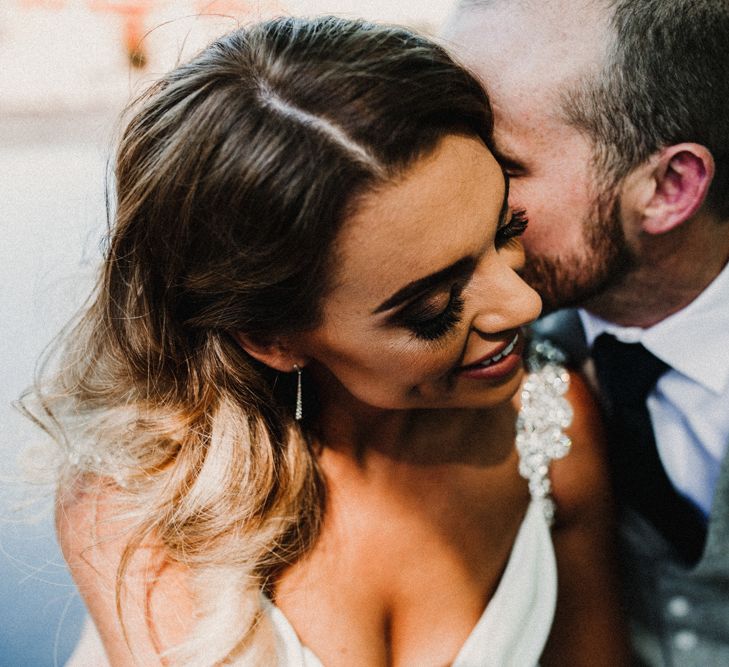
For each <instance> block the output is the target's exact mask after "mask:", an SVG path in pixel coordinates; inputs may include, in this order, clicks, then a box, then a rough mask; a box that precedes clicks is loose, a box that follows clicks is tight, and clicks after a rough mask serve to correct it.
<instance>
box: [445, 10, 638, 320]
mask: <svg viewBox="0 0 729 667" xmlns="http://www.w3.org/2000/svg"><path fill="white" fill-rule="evenodd" d="M502 5H503V6H502ZM543 18H545V17H542V16H540V17H533V16H530V15H528V14H527V13H526V12H523V13H519V10H515V9H514V7H513V5H511V3H497V4H496V6H495V7H494V8H492V9H489V10H488V11H479V12H473V13H465V14H464V15H462V16H461V18H460V19H459V21H457V23H456V24H455V26H454V27H453V28H452V29H451V31H450V34H448V38H449V39H450V40H451V41H452V42H454V43H455V48H456V50H457V52H458V53H459V55H460V56H461V58H463V59H465V61H466V62H467V63H468V64H469V65H470V66H471V67H472V68H473V69H474V70H475V71H476V72H477V74H478V75H479V76H480V77H481V78H482V80H483V81H484V83H485V84H486V87H487V89H488V92H489V96H490V99H491V102H492V105H493V108H494V120H495V129H494V140H495V143H496V149H497V151H498V152H499V153H500V156H501V158H502V159H503V164H504V165H505V166H506V170H507V171H508V172H509V173H510V175H511V177H512V180H511V194H510V204H511V205H512V206H513V207H514V208H515V209H518V208H524V209H526V212H527V217H528V218H529V228H528V229H527V232H526V234H525V235H524V237H523V239H524V246H525V249H526V253H527V263H526V267H525V269H524V275H525V277H526V279H527V281H528V282H530V284H532V286H533V287H535V288H536V289H537V291H539V292H540V294H541V296H542V298H543V300H544V306H545V311H549V310H553V309H555V308H559V307H563V306H570V305H584V304H585V303H588V302H590V301H593V300H594V299H595V297H597V298H598V299H599V297H600V295H601V294H603V293H604V292H605V291H607V290H608V289H609V288H610V287H611V286H612V285H613V284H614V283H615V282H616V281H617V280H618V279H619V278H621V277H622V276H623V275H624V274H625V272H626V271H627V269H628V268H629V267H630V265H631V263H632V260H631V253H630V252H629V250H628V247H627V244H626V241H625V237H624V234H623V228H622V225H621V222H620V216H619V209H618V206H617V204H616V198H615V196H614V192H613V190H614V188H608V187H606V186H605V185H602V184H601V183H600V179H599V178H597V177H596V169H595V167H594V166H593V157H594V146H593V144H592V143H591V141H590V140H589V139H588V138H587V137H586V136H585V135H584V134H582V133H581V132H579V131H578V130H577V129H575V128H574V127H571V126H570V125H569V124H568V122H567V121H566V119H565V118H564V115H563V113H562V106H561V97H560V95H561V94H562V93H563V92H564V91H565V90H566V87H567V85H568V84H569V83H570V82H572V81H575V80H576V77H577V76H579V75H580V74H581V73H584V72H585V71H586V69H587V68H590V67H597V66H598V65H599V59H600V54H599V52H598V49H597V48H596V47H595V43H596V40H598V36H597V35H595V36H592V37H591V36H590V35H586V34H585V30H584V29H583V30H578V29H577V26H575V27H574V28H575V29H572V28H571V27H570V26H561V27H562V28H563V30H561V31H560V30H557V27H556V26H557V25H559V24H558V23H556V21H557V20H558V17H546V20H541V19H543ZM571 20H574V18H573V19H571ZM583 20H588V18H587V17H583ZM592 20H593V22H594V18H592ZM575 33H577V34H578V35H581V38H580V41H579V42H576V43H572V42H571V41H570V40H572V39H575ZM600 39H601V40H602V39H604V37H603V38H600ZM515 44H516V47H515V46H514V45H515ZM520 44H523V45H525V46H524V48H520V47H519V45H520Z"/></svg>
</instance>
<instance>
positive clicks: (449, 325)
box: [397, 283, 464, 341]
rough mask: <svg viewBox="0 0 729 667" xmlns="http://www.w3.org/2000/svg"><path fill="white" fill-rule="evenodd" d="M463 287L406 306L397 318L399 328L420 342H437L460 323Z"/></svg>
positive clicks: (455, 287) (453, 287)
mask: <svg viewBox="0 0 729 667" xmlns="http://www.w3.org/2000/svg"><path fill="white" fill-rule="evenodd" d="M462 294H463V285H462V284H460V283H457V284H454V285H452V286H451V288H450V290H449V291H443V292H440V293H438V294H434V295H431V296H430V297H429V298H426V299H423V300H418V301H416V302H415V303H413V304H410V305H409V306H406V307H405V308H404V309H403V310H402V311H400V313H399V314H398V316H397V319H398V320H399V323H400V324H401V326H404V327H405V328H406V329H409V330H410V331H411V332H412V333H413V335H414V336H415V338H418V339H420V340H429V341H432V340H437V339H439V338H442V337H443V336H445V335H446V334H448V333H450V332H451V331H452V330H453V329H454V327H455V326H456V325H457V324H458V323H459V322H460V321H461V314H462V313H463V306H464V300H463V296H462Z"/></svg>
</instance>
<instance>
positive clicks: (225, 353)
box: [26, 17, 491, 665]
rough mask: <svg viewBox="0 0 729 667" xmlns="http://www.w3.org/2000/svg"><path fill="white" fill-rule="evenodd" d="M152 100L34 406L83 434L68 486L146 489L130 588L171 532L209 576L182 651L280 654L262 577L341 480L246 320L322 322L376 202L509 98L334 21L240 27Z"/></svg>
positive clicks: (418, 50)
mask: <svg viewBox="0 0 729 667" xmlns="http://www.w3.org/2000/svg"><path fill="white" fill-rule="evenodd" d="M133 109H134V113H133V116H132V118H131V120H130V122H129V123H128V125H127V127H126V130H125V131H124V133H123V136H122V139H121V143H120V146H119V150H118V155H117V160H116V168H115V186H116V197H115V220H114V223H113V226H112V229H111V232H110V238H109V241H108V249H107V253H106V257H105V261H104V264H103V268H102V272H101V276H100V279H99V282H98V286H97V288H96V290H95V293H94V295H93V297H92V300H91V302H90V305H89V307H88V308H87V309H86V310H85V311H84V312H83V313H82V314H81V315H80V316H79V317H80V319H79V320H78V322H77V323H76V325H75V327H74V328H73V329H72V330H70V332H69V333H68V334H67V335H65V336H64V345H63V348H62V350H61V358H60V361H61V363H60V366H59V368H60V369H61V370H60V371H58V372H56V373H55V374H54V375H53V376H52V377H50V378H48V379H47V380H43V378H41V380H39V382H38V384H37V386H36V388H35V392H34V393H35V396H36V399H38V401H39V404H40V406H41V407H40V409H39V408H38V407H37V406H36V407H35V408H33V407H32V405H31V404H30V403H26V405H27V406H28V407H27V409H28V412H29V413H32V414H33V415H34V417H35V418H36V419H37V420H38V421H40V422H41V423H42V424H43V425H44V427H45V428H46V429H47V430H48V431H49V432H51V434H52V435H53V436H54V438H55V439H56V440H57V441H58V442H59V443H61V445H62V447H63V448H64V456H63V461H64V463H63V465H62V474H61V483H62V484H63V485H64V486H65V485H71V484H79V483H80V480H82V479H84V478H87V477H88V476H89V475H90V476H91V478H93V479H95V480H98V479H104V480H108V482H107V483H108V484H109V485H110V486H112V487H113V488H114V489H115V490H116V492H117V493H118V494H121V495H122V497H124V498H125V504H124V506H125V509H126V516H127V517H133V519H134V526H135V529H134V532H133V534H131V535H130V536H129V541H128V545H129V546H128V548H127V550H126V552H125V555H124V558H123V559H122V563H121V565H120V569H119V572H118V581H117V599H119V596H120V595H121V594H122V585H121V582H122V576H123V573H124V569H125V567H126V566H127V564H128V562H129V559H130V557H131V555H132V554H133V553H134V551H135V549H136V548H138V547H139V545H140V544H141V543H143V541H144V540H145V539H147V538H148V537H150V536H154V537H155V539H157V540H161V542H162V543H163V544H164V547H165V549H166V553H167V554H168V557H169V558H170V559H171V560H173V561H175V562H179V563H183V564H184V565H186V566H188V567H189V568H190V569H191V571H192V572H193V573H196V574H197V576H198V578H199V580H202V579H205V580H206V582H207V583H206V586H205V587H201V588H200V590H199V591H197V593H196V595H199V596H200V597H199V599H198V601H197V604H198V607H197V608H198V609H199V610H200V615H201V617H202V620H201V621H200V627H199V629H198V631H197V632H195V633H194V634H195V638H194V640H191V641H190V642H188V643H187V644H186V646H185V649H186V650H185V651H179V652H178V653H177V654H176V659H177V660H179V661H180V662H185V663H191V664H196V665H197V664H204V663H217V662H218V661H222V660H224V659H227V660H231V661H233V660H234V659H235V660H240V661H241V662H244V663H245V664H250V663H255V664H259V663H263V664H272V662H271V661H270V658H265V657H262V656H264V655H266V653H265V651H266V650H271V649H270V647H269V648H268V649H267V648H266V646H265V644H266V641H265V637H266V636H267V635H266V633H265V632H263V631H262V628H264V626H265V625H266V624H265V622H264V619H263V618H262V612H261V591H266V590H269V586H270V584H271V582H272V581H273V580H274V579H275V576H276V574H277V573H278V572H279V571H280V570H281V568H283V567H284V566H286V565H288V564H291V563H292V562H294V561H295V560H296V559H297V558H299V557H300V556H301V555H302V554H303V553H305V551H306V549H307V548H308V547H309V546H310V545H311V544H312V542H313V540H314V539H315V538H316V535H317V530H318V526H319V523H320V519H321V514H322V511H323V505H324V494H323V491H324V484H323V480H322V479H321V476H320V474H319V472H318V470H317V464H316V457H315V455H314V454H315V452H314V451H313V449H312V442H311V440H312V439H311V438H309V437H307V433H306V429H304V428H301V427H300V425H299V424H297V422H295V421H294V419H293V414H292V407H293V403H294V393H293V385H292V383H291V381H290V378H288V377H278V376H277V374H276V373H274V372H272V371H270V369H267V368H265V367H263V366H262V365H261V364H259V363H258V362H256V361H254V360H253V359H252V358H251V357H249V356H248V355H247V354H246V353H245V352H244V351H243V350H242V348H241V347H240V345H239V344H238V343H237V342H236V340H235V338H234V336H233V335H232V334H233V332H242V333H244V334H246V335H247V336H249V337H251V338H253V339H260V340H267V339H271V338H273V337H275V336H277V335H280V334H286V335H291V334H292V333H293V334H295V333H296V332H297V331H305V330H307V329H311V328H312V327H315V326H316V325H317V324H318V323H319V321H320V318H321V303H322V299H323V297H324V296H325V295H326V293H327V290H328V288H329V280H330V278H331V276H332V273H333V267H334V266H335V262H336V247H335V245H336V244H335V241H336V238H337V233H338V230H339V229H340V227H341V225H342V222H343V220H345V219H346V218H347V216H348V213H349V212H351V210H352V208H353V207H354V206H355V205H356V203H357V198H358V197H359V196H361V195H363V194H364V193H367V192H372V190H373V189H374V188H377V187H378V186H381V185H383V184H385V183H388V182H391V181H392V180H393V179H396V178H397V177H398V176H399V175H401V174H402V173H403V171H404V170H406V169H407V168H408V167H409V166H410V165H412V164H413V162H414V161H416V160H417V159H418V158H419V157H422V156H424V155H426V154H428V153H429V152H431V151H432V150H433V149H434V148H435V147H436V145H437V143H438V142H439V140H440V139H442V138H443V137H444V136H445V135H448V134H453V133H458V134H468V135H473V136H477V137H480V138H481V139H482V140H483V141H484V142H485V143H486V144H488V142H489V141H490V135H491V112H490V107H489V104H488V100H487V98H486V96H485V93H484V92H483V90H482V88H481V86H480V85H479V84H478V82H477V81H476V80H475V79H474V78H473V77H472V76H471V75H470V74H469V73H468V72H466V71H465V70H464V69H463V68H462V67H460V66H459V65H457V64H455V63H454V62H453V60H452V59H451V57H450V56H449V55H448V54H447V53H446V52H445V51H444V50H443V49H442V48H441V47H439V46H437V45H435V44H433V43H432V42H430V41H428V40H426V39H424V38H423V37H420V36H418V35H415V34H412V33H411V32H408V31H407V30H405V29H403V28H398V27H388V26H381V25H375V24H371V23H365V22H362V21H349V20H341V19H336V18H331V17H327V18H318V19H312V20H303V19H295V18H281V19H276V20H271V21H267V22H264V23H260V24H257V25H253V26H251V27H247V28H241V29H238V30H236V31H234V32H232V33H230V34H228V35H226V36H224V37H222V38H220V39H218V40H217V41H215V42H213V43H212V44H211V45H209V46H208V47H207V48H206V49H205V50H204V51H202V53H200V54H199V55H198V56H197V57H195V58H194V59H193V60H191V61H190V62H188V63H187V64H184V65H181V66H179V67H177V68H176V69H174V70H173V71H172V72H170V73H169V74H167V75H165V76H164V77H163V78H162V79H161V80H159V81H158V82H156V83H155V84H154V85H152V86H151V88H150V89H149V90H148V91H146V92H145V93H144V94H143V95H141V97H140V98H139V99H138V100H137V101H136V103H135V104H134V106H133ZM443 222H444V224H448V221H446V220H444V221H443ZM129 508H131V509H129ZM211 578H212V580H214V581H213V583H211ZM205 590H208V591H210V593H209V595H210V596H212V595H214V598H213V597H210V599H209V600H208V601H207V602H206V600H205V599H204V598H205ZM118 608H119V609H121V606H120V605H119V607H118ZM269 655H270V654H269Z"/></svg>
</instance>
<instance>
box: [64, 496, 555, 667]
mask: <svg viewBox="0 0 729 667" xmlns="http://www.w3.org/2000/svg"><path fill="white" fill-rule="evenodd" d="M543 502H544V501H543V500H542V499H539V498H535V499H534V500H532V501H531V503H530V504H529V508H528V509H527V512H526V515H525V516H524V520H523V521H522V524H521V527H520V528H519V532H518V534H517V537H516V540H515V541H514V546H513V548H512V551H511V555H510V557H509V562H508V563H507V566H506V569H505V570H504V574H503V575H502V577H501V581H500V582H499V586H498V588H497V589H496V593H495V594H494V596H493V597H492V598H491V601H490V602H489V604H488V606H487V607H486V610H485V611H484V613H483V615H482V616H481V618H480V619H479V621H478V623H477V624H476V626H475V627H474V629H473V631H472V632H471V634H470V635H469V637H468V639H467V640H466V642H465V644H464V645H463V647H462V648H461V650H460V651H459V653H458V656H457V657H456V659H455V661H454V662H453V664H452V666H451V667H530V666H532V665H537V664H538V661H539V656H540V655H541V653H542V650H543V649H544V645H545V644H546V642H547V637H548V635H549V631H550V629H551V627H552V621H553V619H554V610H555V606H556V602H557V565H556V561H555V556H554V549H553V547H552V537H551V534H550V531H549V526H548V525H547V519H546V518H545V512H544V508H543V507H542V503H543ZM264 606H265V609H266V612H267V613H268V614H269V617H270V619H271V621H272V623H273V626H274V629H275V632H276V636H277V647H278V653H279V666H280V667H324V666H323V665H322V663H321V662H320V661H319V659H318V658H317V657H316V656H315V655H314V654H313V653H312V652H311V651H310V650H309V649H307V648H306V647H305V646H303V645H302V644H301V642H300V641H299V637H298V636H297V634H296V631H295V630H294V628H293V627H292V626H291V624H290V623H289V621H288V620H287V619H286V617H285V616H284V614H283V613H282V611H281V610H280V609H279V608H278V607H276V606H275V605H273V604H271V602H270V601H268V600H266V601H265V602H264ZM108 665H109V663H108V661H107V660H106V657H105V654H104V649H103V646H102V644H101V640H100V638H99V635H98V633H97V631H96V628H95V627H94V625H93V623H92V622H91V620H90V619H87V620H86V623H85V626H84V630H83V632H82V638H81V640H80V641H79V644H78V646H77V647H76V650H75V651H74V653H73V656H72V657H71V659H70V660H69V661H68V662H67V663H66V667H108Z"/></svg>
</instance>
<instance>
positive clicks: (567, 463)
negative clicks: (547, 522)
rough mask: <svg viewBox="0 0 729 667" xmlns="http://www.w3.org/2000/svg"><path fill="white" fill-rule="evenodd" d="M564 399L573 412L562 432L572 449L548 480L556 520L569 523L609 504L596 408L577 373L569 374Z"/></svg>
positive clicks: (597, 408)
mask: <svg viewBox="0 0 729 667" xmlns="http://www.w3.org/2000/svg"><path fill="white" fill-rule="evenodd" d="M566 398H567V400H568V401H569V403H570V405H571V406H572V410H573V412H574V417H573V420H572V424H571V425H570V427H569V428H567V429H566V432H567V434H568V435H569V436H570V438H571V440H572V446H571V447H570V451H569V453H568V454H567V456H565V457H564V458H562V459H559V460H557V461H554V462H553V464H552V468H551V471H550V477H551V480H552V489H553V495H554V499H555V501H556V503H557V507H558V508H559V509H558V517H559V518H561V519H564V520H569V519H570V518H572V516H573V515H574V514H575V513H578V514H584V512H585V511H588V510H590V509H592V510H595V511H602V509H601V508H604V507H606V506H609V504H610V491H609V483H608V476H607V467H606V460H605V456H606V441H605V432H604V428H603V424H602V419H601V415H600V409H599V406H598V403H597V400H596V398H595V396H594V395H593V393H592V391H591V389H590V387H589V386H588V384H587V382H586V381H585V379H584V377H583V376H582V375H581V374H580V373H578V372H575V371H571V372H570V384H569V389H568V390H567V394H566Z"/></svg>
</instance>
